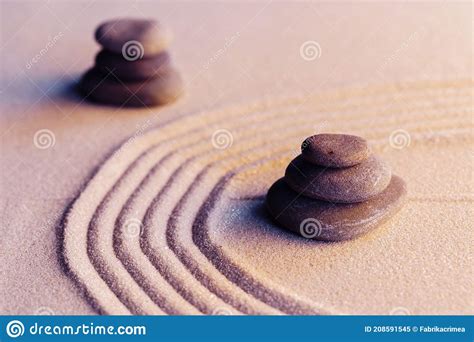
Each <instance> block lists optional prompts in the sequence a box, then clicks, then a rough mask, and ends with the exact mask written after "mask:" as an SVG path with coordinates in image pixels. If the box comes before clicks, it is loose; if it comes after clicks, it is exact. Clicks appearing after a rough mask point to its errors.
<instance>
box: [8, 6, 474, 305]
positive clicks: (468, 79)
mask: <svg viewBox="0 0 474 342" xmlns="http://www.w3.org/2000/svg"><path fill="white" fill-rule="evenodd" d="M1 9H2V13H1V15H2V78H1V88H2V94H1V96H2V104H1V134H2V141H1V146H2V151H1V152H2V153H1V158H2V160H1V163H0V165H1V175H2V177H1V184H2V197H1V202H0V205H1V207H0V208H1V211H2V225H1V230H2V231H1V234H2V239H1V240H0V251H1V254H0V298H1V301H0V313H4V314H34V313H53V314H90V313H106V314H130V313H131V314H201V313H205V314H327V313H330V314H340V313H348V314H389V313H409V314H472V313H473V312H474V310H473V307H474V303H473V294H472V288H471V285H472V283H473V280H474V273H473V266H472V265H473V260H472V259H473V258H472V246H473V242H474V238H473V233H472V223H471V222H472V217H473V213H472V207H473V206H472V201H473V196H472V150H471V147H472V110H473V89H474V88H473V82H472V44H473V39H472V18H471V13H472V6H471V5H470V4H468V3H465V4H449V3H444V2H443V3H439V4H390V5H389V4H359V5H355V4H332V5H330V4H314V3H299V4H284V3H271V2H270V3H267V2H261V3H254V4H245V5H243V4H221V3H220V4H215V3H200V4H190V3H178V4H174V3H164V4H155V3H154V2H149V3H146V2H144V3H142V2H137V3H130V2H118V4H117V6H114V8H110V6H109V5H108V4H107V3H103V2H100V1H91V2H83V3H75V4H73V3H60V2H54V1H48V2H44V3H43V2H35V3H29V2H19V3H18V2H2V4H1ZM127 13H128V14H131V15H137V16H143V15H144V14H146V15H148V16H153V17H156V18H157V19H161V20H162V21H163V22H164V24H166V25H167V26H169V27H170V28H171V29H172V30H173V31H174V33H175V43H174V44H173V46H172V47H171V54H172V57H173V59H174V61H175V64H176V65H177V67H178V69H179V70H180V71H181V72H182V74H183V77H184V78H185V80H186V83H187V94H186V96H185V97H183V98H182V99H181V100H180V101H179V102H178V103H176V104H174V105H172V106H168V107H163V108H144V109H117V108H114V107H107V106H99V105H95V104H91V103H89V102H87V101H82V100H81V99H80V98H78V97H77V96H76V95H75V93H74V92H73V91H72V90H71V85H72V84H74V82H75V81H77V79H78V77H79V76H80V74H81V72H83V71H84V70H86V69H87V68H88V67H89V66H90V65H91V64H92V61H93V57H94V55H95V53H96V52H97V51H98V46H97V45H96V44H95V43H94V41H93V38H92V37H93V35H92V33H93V30H94V28H95V27H96V25H97V24H98V23H99V22H101V21H102V20H104V19H106V18H110V17H114V16H120V15H124V14H127ZM308 41H316V42H317V43H318V44H319V47H320V50H319V51H318V54H319V52H320V55H319V56H317V58H315V59H314V60H308V59H312V58H313V57H312V56H310V55H307V54H306V52H304V49H301V47H302V46H303V45H304V44H305V42H308ZM48 42H53V43H52V44H49V45H48ZM46 46H49V47H48V48H47V51H46V53H44V54H43V55H42V56H40V58H39V59H36V60H35V61H34V62H32V59H33V58H34V56H35V55H37V54H39V53H40V51H41V50H42V49H44V48H45V47H46ZM303 57H304V58H303ZM41 130H47V131H41ZM317 132H344V133H351V134H357V135H361V136H364V137H366V138H367V139H368V140H369V141H370V143H371V144H372V146H373V148H374V149H375V150H376V151H377V153H379V154H381V155H382V156H383V157H384V158H385V159H386V160H387V161H388V162H389V163H390V164H391V166H392V167H393V170H394V173H395V174H397V175H399V176H401V177H403V178H404V179H405V180H406V182H407V184H408V189H409V194H408V201H407V204H406V206H405V207H404V209H403V210H402V211H401V212H400V213H399V214H398V215H397V216H396V217H395V218H394V219H393V220H391V221H390V222H389V223H388V224H386V225H384V226H383V227H381V229H379V230H377V231H375V232H374V233H372V234H369V235H367V236H365V237H362V238H360V239H357V240H354V241H349V242H345V243H338V244H323V243H317V242H316V243H315V242H311V241H306V240H304V239H302V238H300V237H298V236H296V235H294V234H291V233H288V232H286V231H284V230H281V229H279V228H278V227H276V226H275V225H274V224H273V223H272V221H270V219H269V218H268V216H267V215H266V213H265V210H264V209H263V206H262V203H263V196H264V195H265V192H266V190H267V189H268V187H269V186H270V185H271V183H272V182H273V181H274V180H276V179H277V178H279V177H281V176H282V175H283V173H284V169H285V167H286V165H287V163H288V162H289V161H290V160H291V159H292V158H293V157H294V156H295V155H296V154H297V153H298V152H299V151H298V149H299V145H300V143H301V141H302V140H303V139H304V138H305V137H306V136H308V135H310V134H314V133H317ZM35 135H36V139H35Z"/></svg>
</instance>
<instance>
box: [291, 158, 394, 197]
mask: <svg viewBox="0 0 474 342" xmlns="http://www.w3.org/2000/svg"><path fill="white" fill-rule="evenodd" d="M390 177H391V170H390V167H389V166H388V164H387V163H385V162H384V161H383V160H382V159H381V158H379V157H377V156H373V155H372V156H370V157H369V158H367V159H366V160H364V161H363V162H361V163H360V164H357V165H355V166H352V167H347V168H328V167H323V166H317V165H314V164H310V163H308V162H307V161H306V160H305V159H304V158H303V156H302V155H299V156H298V157H296V158H295V159H293V161H292V162H291V163H290V164H289V165H288V167H287V169H286V172H285V181H286V182H287V183H288V185H289V186H290V187H291V188H292V189H293V190H295V191H296V192H298V193H301V194H303V195H305V196H308V197H311V198H314V199H320V200H326V201H330V202H335V203H355V202H362V201H365V200H368V199H370V198H372V197H374V196H376V195H377V194H379V193H381V192H382V191H383V190H384V189H385V188H386V187H387V185H388V184H389V183H390Z"/></svg>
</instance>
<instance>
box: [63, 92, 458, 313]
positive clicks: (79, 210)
mask: <svg viewBox="0 0 474 342" xmlns="http://www.w3.org/2000/svg"><path fill="white" fill-rule="evenodd" d="M458 90H459V89H458ZM458 94H459V92H458ZM255 107H259V106H255ZM204 114H206V113H204ZM208 114H209V113H208ZM184 121H186V120H184ZM181 127H183V126H181ZM187 127H189V126H187ZM173 130H174V131H175V130H176V127H173ZM164 131H166V129H164ZM178 131H179V129H178ZM162 132H163V131H160V133H162ZM137 140H139V139H137ZM147 144H148V143H147ZM147 144H144V145H142V146H140V141H137V142H136V144H135V142H134V144H127V145H126V146H125V148H127V149H128V150H129V151H128V152H133V147H139V148H137V149H136V152H139V151H140V150H141V149H142V147H146V145H147ZM129 145H135V146H129ZM130 150H131V151H130ZM121 152H123V151H121ZM121 154H122V153H121ZM132 155H133V153H132ZM119 157H120V156H118V157H117V156H114V157H113V158H111V159H110V160H109V162H112V161H114V162H115V164H114V166H115V169H116V168H117V167H118V166H120V165H124V166H125V165H126V160H123V158H122V160H120V159H121V158H119ZM128 157H129V156H128ZM132 159H133V157H132ZM109 162H107V163H109ZM117 176H118V174H116V173H114V172H111V170H110V168H109V169H107V168H106V167H103V168H102V169H101V170H100V171H99V172H98V173H97V174H96V176H95V177H94V178H93V179H92V180H91V182H90V184H89V186H90V185H91V184H97V183H94V181H97V180H102V181H103V183H107V181H109V180H111V179H113V178H116V177H117ZM108 177H110V178H108ZM109 183H113V181H112V182H109ZM102 185H103V184H102ZM88 188H89V187H88ZM88 188H86V190H85V191H84V192H83V194H82V195H81V196H80V197H79V198H78V200H77V201H76V203H75V204H74V206H73V208H72V210H71V212H70V213H69V215H68V217H67V220H66V227H65V228H67V227H68V223H70V222H73V221H74V220H75V219H79V218H80V217H81V216H87V215H86V212H87V211H88V209H90V208H88V206H87V205H85V203H81V201H80V200H81V197H82V196H84V195H85V194H87V190H88ZM99 188H100V187H99ZM105 189H107V188H105ZM96 190H97V189H96ZM99 190H100V189H99ZM102 190H103V189H102ZM98 192H99V193H100V192H101V191H98ZM102 193H103V191H102ZM96 195H97V193H96ZM91 197H93V196H91ZM96 197H98V198H100V196H96ZM86 199H87V198H86ZM82 202H83V201H82ZM78 204H82V206H81V205H78ZM75 209H76V210H75ZM86 221H87V220H86ZM68 233H69V231H68V230H67V229H66V230H65V241H64V242H65V259H66V262H67V263H68V265H69V266H70V268H71V271H72V272H73V273H74V274H75V275H76V277H79V278H80V276H86V278H87V282H88V284H84V283H83V285H86V288H87V289H88V291H89V294H91V295H92V297H93V298H96V297H97V296H94V295H93V293H92V292H95V291H91V289H93V290H94V289H95V290H97V289H103V290H104V291H101V292H100V299H103V298H108V297H110V298H109V299H111V298H112V297H113V295H112V296H110V292H107V290H106V289H105V288H104V286H103V285H104V284H103V283H101V282H100V279H97V278H96V275H94V274H91V272H89V271H90V268H88V267H77V269H74V268H75V267H74V265H72V266H73V267H71V263H70V260H71V257H74V256H76V254H78V255H80V252H81V251H83V249H82V248H77V249H76V250H72V251H71V249H70V248H69V247H72V246H74V242H76V241H74V238H77V235H75V236H71V235H70V234H69V235H68ZM92 235H93V234H92ZM82 258H83V256H82ZM84 265H85V266H90V265H87V262H85V263H84ZM92 273H93V272H92ZM95 281H97V283H94V282H95ZM91 283H92V284H94V285H97V286H96V287H95V288H94V287H91V286H87V285H91ZM104 294H106V295H107V296H104ZM100 299H99V300H98V302H100V301H101V300H100ZM103 304H104V303H103ZM109 304H110V305H109ZM99 305H100V304H99ZM101 307H102V308H103V309H104V311H105V312H108V310H107V307H109V308H111V309H112V310H113V312H114V313H117V312H125V313H126V311H127V310H126V309H125V308H124V307H123V305H120V304H119V303H117V302H116V301H114V300H107V301H106V303H105V305H101Z"/></svg>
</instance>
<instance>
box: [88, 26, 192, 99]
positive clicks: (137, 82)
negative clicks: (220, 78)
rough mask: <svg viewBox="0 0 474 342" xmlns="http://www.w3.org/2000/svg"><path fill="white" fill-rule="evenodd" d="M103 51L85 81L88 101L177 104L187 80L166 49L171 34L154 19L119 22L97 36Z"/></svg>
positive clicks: (100, 28)
mask: <svg viewBox="0 0 474 342" xmlns="http://www.w3.org/2000/svg"><path fill="white" fill-rule="evenodd" d="M95 38H96V40H97V42H98V43H99V44H100V45H101V46H102V48H103V49H102V50H101V51H100V52H99V53H98V54H97V56H96V59H95V66H94V67H93V68H92V69H90V70H89V71H87V72H86V74H85V75H84V76H83V78H82V80H81V84H80V85H81V89H82V91H83V92H84V95H85V96H86V97H87V98H91V99H93V100H96V101H98V102H101V103H105V104H112V105H118V106H133V107H143V106H156V105H163V104H166V103H169V102H173V101H175V100H176V99H177V98H178V97H179V96H180V95H181V94H182V92H183V81H182V79H181V77H180V75H179V73H178V72H177V71H176V70H175V69H174V67H173V66H172V64H171V60H170V56H169V54H168V53H167V51H166V49H167V47H168V46H169V44H170V42H171V33H170V31H168V30H167V29H165V28H164V27H162V26H160V24H159V23H158V22H156V21H154V20H145V19H127V18H123V19H115V20H110V21H107V22H105V23H103V24H102V25H100V26H99V27H98V28H97V30H96V33H95Z"/></svg>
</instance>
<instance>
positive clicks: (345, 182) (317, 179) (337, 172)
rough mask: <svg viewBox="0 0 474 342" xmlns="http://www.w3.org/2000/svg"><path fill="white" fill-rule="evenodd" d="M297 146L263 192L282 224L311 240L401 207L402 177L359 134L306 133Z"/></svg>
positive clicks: (348, 234)
mask: <svg viewBox="0 0 474 342" xmlns="http://www.w3.org/2000/svg"><path fill="white" fill-rule="evenodd" d="M301 151H302V153H301V154H300V155H299V156H297V157H296V158H295V159H294V160H293V161H291V163H290V164H289V165H288V167H287V169H286V172H285V177H284V178H281V179H279V180H278V181H276V182H275V183H274V184H273V185H272V186H271V188H270V189H269V191H268V194H267V198H266V204H267V208H268V210H269V212H270V214H271V216H272V217H273V218H274V219H275V220H276V221H277V222H278V223H279V224H281V225H282V226H283V227H285V228H287V229H289V230H291V231H294V232H297V233H299V234H301V235H303V236H304V237H307V238H312V239H316V240H326V241H341V240H347V239H352V238H355V237H357V236H359V235H362V234H364V233H367V232H369V231H370V230H372V229H374V228H376V227H377V226H379V225H380V224H382V223H383V222H385V221H386V220H388V219H389V218H390V217H391V216H393V215H394V214H395V213H396V212H398V210H399V209H400V208H401V207H402V205H403V199H404V198H405V195H406V185H405V182H404V181H403V180H402V179H401V178H400V177H397V176H395V175H392V173H391V169H390V167H389V165H388V164H387V163H385V162H384V161H383V160H382V159H381V158H380V157H378V156H376V155H374V154H372V152H371V150H370V148H369V146H368V144H367V141H365V140H364V139H362V138H360V137H357V136H353V135H343V134H319V135H314V136H311V137H309V138H307V139H306V140H305V141H304V142H303V145H302V148H301Z"/></svg>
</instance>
